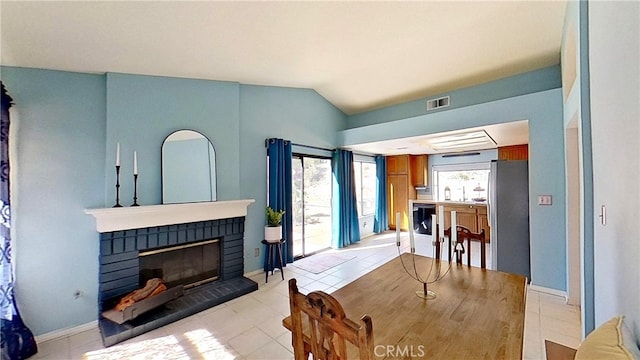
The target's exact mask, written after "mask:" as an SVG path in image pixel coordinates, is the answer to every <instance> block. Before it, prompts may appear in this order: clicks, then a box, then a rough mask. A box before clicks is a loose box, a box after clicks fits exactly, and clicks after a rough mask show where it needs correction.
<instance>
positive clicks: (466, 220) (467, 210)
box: [442, 203, 490, 242]
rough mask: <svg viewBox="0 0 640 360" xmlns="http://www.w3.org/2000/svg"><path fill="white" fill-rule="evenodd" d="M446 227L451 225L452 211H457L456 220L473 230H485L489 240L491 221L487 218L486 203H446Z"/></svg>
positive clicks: (444, 208) (444, 207)
mask: <svg viewBox="0 0 640 360" xmlns="http://www.w3.org/2000/svg"><path fill="white" fill-rule="evenodd" d="M442 205H444V206H443V210H444V228H445V229H449V228H450V227H451V211H455V212H456V222H457V224H458V225H461V226H464V227H466V228H467V229H469V230H471V231H472V232H480V231H481V230H482V229H484V231H485V237H486V239H487V242H488V241H489V238H490V234H489V221H488V219H487V205H485V204H465V203H459V204H455V203H444V204H442Z"/></svg>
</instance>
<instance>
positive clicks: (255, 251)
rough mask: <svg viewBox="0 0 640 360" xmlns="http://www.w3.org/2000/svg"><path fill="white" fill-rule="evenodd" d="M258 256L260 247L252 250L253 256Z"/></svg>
mask: <svg viewBox="0 0 640 360" xmlns="http://www.w3.org/2000/svg"><path fill="white" fill-rule="evenodd" d="M258 256H260V248H255V249H254V250H253V257H258Z"/></svg>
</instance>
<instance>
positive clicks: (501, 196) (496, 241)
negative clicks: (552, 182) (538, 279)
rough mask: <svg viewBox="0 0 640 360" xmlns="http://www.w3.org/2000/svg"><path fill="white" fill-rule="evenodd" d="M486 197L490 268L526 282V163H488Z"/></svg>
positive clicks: (527, 252) (527, 261)
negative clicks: (510, 274)
mask: <svg viewBox="0 0 640 360" xmlns="http://www.w3.org/2000/svg"><path fill="white" fill-rule="evenodd" d="M488 198H489V199H488V200H489V201H488V203H487V206H488V208H487V213H488V215H489V226H490V227H491V242H490V243H491V261H492V264H493V268H494V269H495V270H498V271H504V272H509V273H515V274H520V275H524V276H526V277H527V279H529V281H530V280H531V264H530V257H529V164H528V161H526V160H494V161H492V162H491V173H490V174H489V196H488Z"/></svg>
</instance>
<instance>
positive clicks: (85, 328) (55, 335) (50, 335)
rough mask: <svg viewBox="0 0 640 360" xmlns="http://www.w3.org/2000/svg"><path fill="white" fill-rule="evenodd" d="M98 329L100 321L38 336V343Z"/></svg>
mask: <svg viewBox="0 0 640 360" xmlns="http://www.w3.org/2000/svg"><path fill="white" fill-rule="evenodd" d="M97 328H98V320H94V321H92V322H89V323H86V324H82V325H78V326H73V327H68V328H64V329H59V330H54V331H51V332H48V333H45V334H42V335H38V336H36V343H38V344H40V343H43V342H45V341H51V340H56V339H60V338H63V337H67V336H73V335H76V334H79V333H81V332H85V331H89V330H93V329H97Z"/></svg>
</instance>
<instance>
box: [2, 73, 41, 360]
mask: <svg viewBox="0 0 640 360" xmlns="http://www.w3.org/2000/svg"><path fill="white" fill-rule="evenodd" d="M1 87H2V121H1V123H0V312H1V313H0V321H1V325H2V334H1V336H0V337H1V341H2V359H3V360H4V359H25V358H27V357H29V356H31V355H33V354H35V353H36V352H37V351H38V349H37V347H36V342H35V339H34V337H33V333H31V331H30V330H29V329H28V328H27V327H26V326H25V325H24V323H23V322H22V317H21V316H20V312H19V311H18V306H17V304H16V299H15V294H14V281H13V267H12V265H11V203H10V196H9V108H10V107H11V101H12V99H11V97H10V96H9V95H8V94H7V92H6V90H5V88H4V84H1Z"/></svg>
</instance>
